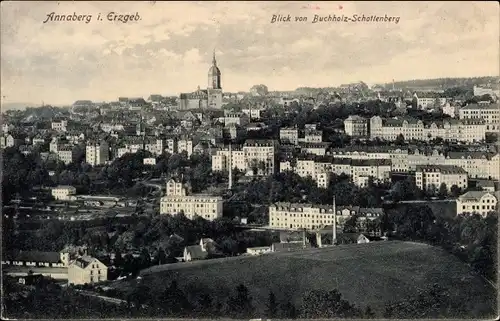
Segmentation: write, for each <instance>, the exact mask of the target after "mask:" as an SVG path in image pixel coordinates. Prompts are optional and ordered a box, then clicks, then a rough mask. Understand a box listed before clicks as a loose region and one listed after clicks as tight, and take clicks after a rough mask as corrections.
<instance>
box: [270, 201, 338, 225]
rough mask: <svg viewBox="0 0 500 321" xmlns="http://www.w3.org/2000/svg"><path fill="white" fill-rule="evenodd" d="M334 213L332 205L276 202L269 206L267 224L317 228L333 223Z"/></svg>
mask: <svg viewBox="0 0 500 321" xmlns="http://www.w3.org/2000/svg"><path fill="white" fill-rule="evenodd" d="M334 213H335V208H334V206H332V205H311V204H293V203H276V204H273V205H271V206H269V226H270V227H276V228H287V229H288V228H297V229H299V228H306V229H318V228H321V227H323V226H326V225H333V220H334V217H335V216H334Z"/></svg>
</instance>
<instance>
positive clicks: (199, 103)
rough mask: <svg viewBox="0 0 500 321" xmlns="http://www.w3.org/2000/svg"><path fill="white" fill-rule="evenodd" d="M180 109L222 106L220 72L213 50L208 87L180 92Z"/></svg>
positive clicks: (217, 107) (218, 107)
mask: <svg viewBox="0 0 500 321" xmlns="http://www.w3.org/2000/svg"><path fill="white" fill-rule="evenodd" d="M179 98H180V99H179V100H180V109H181V110H186V109H196V108H216V109H220V108H221V107H222V87H221V73H220V70H219V67H217V60H216V59H215V51H214V55H213V59H212V66H211V67H210V69H209V70H208V87H207V89H206V90H204V89H200V87H199V86H198V89H197V90H196V91H195V92H192V93H182V94H181V95H180V97H179Z"/></svg>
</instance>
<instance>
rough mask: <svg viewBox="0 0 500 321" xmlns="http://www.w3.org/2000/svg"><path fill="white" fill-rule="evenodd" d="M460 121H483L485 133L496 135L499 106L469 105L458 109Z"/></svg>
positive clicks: (499, 122)
mask: <svg viewBox="0 0 500 321" xmlns="http://www.w3.org/2000/svg"><path fill="white" fill-rule="evenodd" d="M459 117H460V119H464V120H465V119H474V120H480V119H484V121H485V123H486V129H485V130H486V132H491V133H498V131H499V130H500V105H499V104H469V105H467V106H465V107H462V108H460V109H459Z"/></svg>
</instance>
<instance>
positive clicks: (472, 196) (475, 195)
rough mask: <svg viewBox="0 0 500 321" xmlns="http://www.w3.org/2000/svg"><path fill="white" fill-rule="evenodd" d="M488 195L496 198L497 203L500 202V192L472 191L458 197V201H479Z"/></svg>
mask: <svg viewBox="0 0 500 321" xmlns="http://www.w3.org/2000/svg"><path fill="white" fill-rule="evenodd" d="M487 194H489V195H492V196H494V197H495V198H496V199H497V201H498V200H500V192H499V191H497V192H487V191H470V192H467V193H465V194H463V195H460V196H459V197H458V199H459V200H461V201H465V200H471V201H479V200H480V199H481V198H482V197H484V196H485V195H487Z"/></svg>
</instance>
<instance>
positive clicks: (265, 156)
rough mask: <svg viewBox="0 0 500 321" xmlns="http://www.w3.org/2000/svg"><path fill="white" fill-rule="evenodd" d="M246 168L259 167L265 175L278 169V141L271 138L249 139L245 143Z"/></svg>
mask: <svg viewBox="0 0 500 321" xmlns="http://www.w3.org/2000/svg"><path fill="white" fill-rule="evenodd" d="M242 150H243V153H244V155H245V163H246V164H245V167H246V169H247V170H248V169H252V168H253V167H257V168H259V170H260V171H261V172H262V173H263V174H264V175H272V174H274V172H275V170H276V168H275V167H276V156H277V155H276V154H277V153H276V151H277V142H276V141H274V140H270V139H248V140H246V141H245V143H244V144H243V148H242Z"/></svg>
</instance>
